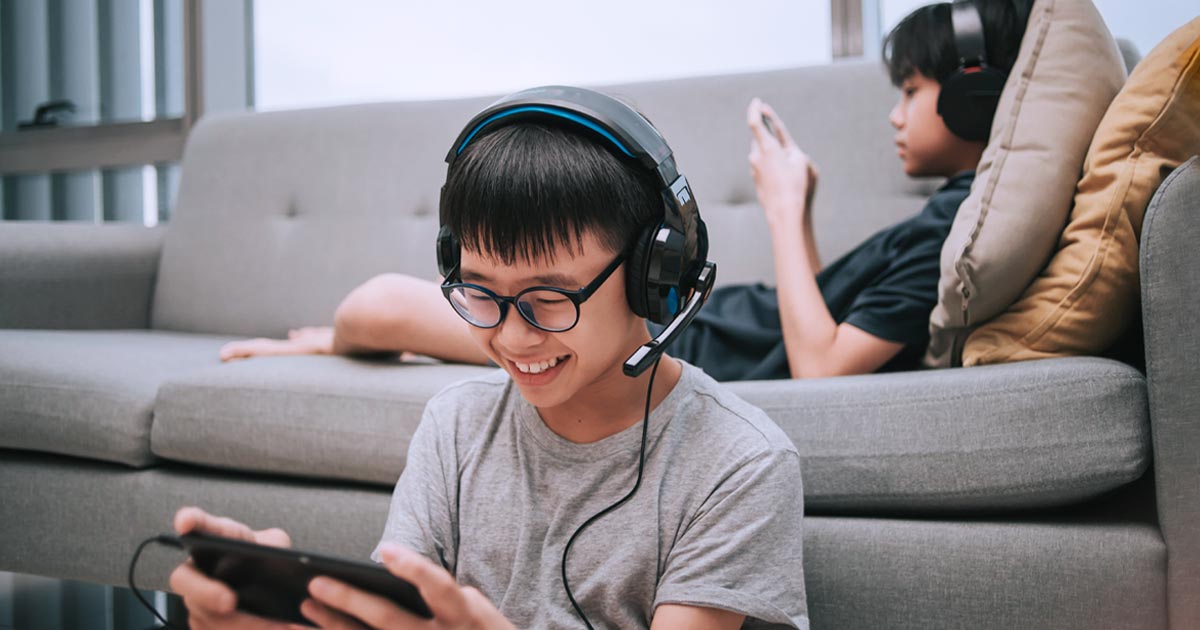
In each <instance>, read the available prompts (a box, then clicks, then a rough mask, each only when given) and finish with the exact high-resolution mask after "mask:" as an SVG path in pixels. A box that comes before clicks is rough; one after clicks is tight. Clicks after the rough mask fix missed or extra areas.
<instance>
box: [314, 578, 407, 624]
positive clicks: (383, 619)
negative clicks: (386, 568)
mask: <svg viewBox="0 0 1200 630" xmlns="http://www.w3.org/2000/svg"><path fill="white" fill-rule="evenodd" d="M308 592H309V593H311V594H312V596H313V600H315V601H313V600H309V601H310V602H311V603H313V604H316V605H317V606H318V607H320V608H324V609H325V610H324V611H321V610H319V609H318V608H316V607H314V609H313V610H314V611H315V612H317V613H318V614H321V615H323V616H324V617H327V618H329V619H330V620H341V619H342V618H343V615H342V613H346V614H349V615H353V616H354V618H356V619H361V620H363V621H364V622H366V623H367V624H368V625H369V626H371V627H373V628H390V627H395V626H399V625H405V626H408V625H412V624H415V623H419V622H421V621H422V620H421V619H419V618H418V617H417V616H416V615H413V614H412V613H410V612H408V611H406V610H403V609H401V608H400V607H399V606H398V605H397V604H395V603H392V602H391V601H390V600H388V599H385V598H383V597H380V596H378V595H375V594H373V593H367V592H365V591H360V590H358V589H356V588H354V587H352V586H350V585H348V584H344V583H342V582H339V581H338V580H335V579H333V578H329V577H315V578H313V580H312V581H311V582H309V583H308ZM334 611H337V612H334ZM304 616H306V617H308V618H309V619H312V620H313V621H317V622H318V623H319V624H320V625H321V627H322V628H325V627H333V628H342V627H346V628H358V627H360V626H358V625H346V624H345V622H341V625H338V624H333V625H329V626H327V625H326V624H325V623H324V622H322V621H320V620H318V619H315V618H313V617H312V616H310V615H309V614H308V613H307V612H305V613H304ZM347 621H348V620H347Z"/></svg>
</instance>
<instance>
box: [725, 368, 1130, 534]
mask: <svg viewBox="0 0 1200 630" xmlns="http://www.w3.org/2000/svg"><path fill="white" fill-rule="evenodd" d="M730 388H731V389H732V390H733V391H735V392H737V393H738V394H739V395H740V396H742V397H743V398H745V399H746V400H748V401H749V402H751V403H753V404H755V405H757V406H759V407H761V408H762V409H764V410H765V411H766V412H767V414H768V415H769V416H771V418H772V419H773V420H774V421H775V422H776V423H778V424H779V425H780V426H781V427H783V429H784V431H786V432H787V433H788V435H789V436H790V437H791V438H792V441H793V442H794V443H795V444H796V447H797V448H798V449H799V451H800V457H801V462H802V466H803V471H804V472H803V476H804V490H805V504H806V507H807V509H809V510H810V511H817V512H829V511H831V510H832V511H836V512H838V513H847V512H851V513H852V512H868V511H872V510H887V511H914V510H917V511H940V510H947V509H968V508H970V509H977V508H993V509H996V508H1013V507H1038V506H1046V505H1056V504H1064V503H1070V502H1073V501H1079V500H1082V499H1086V498H1089V497H1092V496H1095V495H1097V494H1100V493H1102V492H1104V491H1106V490H1111V489H1113V488H1117V487H1120V486H1122V485H1124V484H1126V483H1128V482H1130V481H1133V480H1134V479H1137V478H1138V477H1139V476H1141V474H1142V472H1144V471H1145V469H1146V467H1147V466H1148V465H1149V462H1150V426H1149V419H1148V417H1147V412H1146V402H1145V382H1144V380H1143V378H1142V376H1141V374H1139V373H1138V372H1137V371H1136V370H1134V369H1132V368H1130V367H1128V366H1126V365H1124V364H1120V363H1117V362H1115V361H1109V360H1106V359H1094V358H1079V359H1055V360H1048V361H1035V362H1027V363H1020V364H1012V365H1000V366H990V367H983V368H971V369H956V370H940V371H928V372H911V373H905V374H876V375H868V376H859V377H852V378H836V379H821V380H810V381H791V382H784V383H780V382H767V381H757V382H753V381H751V382H745V383H732V384H730Z"/></svg>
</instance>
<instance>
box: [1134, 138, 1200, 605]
mask: <svg viewBox="0 0 1200 630" xmlns="http://www.w3.org/2000/svg"><path fill="white" fill-rule="evenodd" d="M1197 200H1200V157H1193V158H1192V159H1190V160H1188V161H1187V162H1185V163H1184V164H1182V165H1181V166H1180V167H1179V168H1178V169H1176V170H1175V172H1174V173H1172V174H1171V175H1170V176H1168V177H1167V179H1166V181H1164V182H1163V184H1162V186H1161V187H1159V189H1158V193H1156V194H1155V196H1154V198H1153V199H1152V200H1151V201H1150V207H1149V209H1148V210H1147V212H1146V218H1145V221H1144V222H1143V224H1142V253H1141V273H1142V317H1143V325H1144V328H1145V339H1146V341H1145V345H1146V373H1147V375H1148V376H1149V386H1148V395H1149V399H1150V413H1151V414H1153V416H1154V467H1155V471H1156V477H1157V479H1158V515H1159V520H1160V521H1161V522H1162V530H1163V537H1164V538H1166V541H1167V544H1168V545H1169V546H1170V548H1171V557H1170V560H1169V563H1168V565H1167V571H1168V573H1169V575H1170V585H1171V587H1170V594H1169V595H1170V602H1171V627H1172V628H1200V448H1198V447H1197V445H1200V389H1198V388H1197V383H1200V359H1198V357H1200V335H1197V334H1196V314H1197V313H1198V312H1200V297H1198V296H1200V257H1197V255H1196V244H1197V243H1200V222H1197V220H1196V219H1197V213H1196V211H1197V210H1198V209H1200V208H1198V207H1197V203H1198V201H1197Z"/></svg>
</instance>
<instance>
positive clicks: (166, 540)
mask: <svg viewBox="0 0 1200 630" xmlns="http://www.w3.org/2000/svg"><path fill="white" fill-rule="evenodd" d="M151 543H158V544H160V545H166V546H168V547H174V548H176V549H182V548H183V547H182V546H181V545H180V544H179V539H177V538H175V537H174V536H169V535H167V534H161V535H159V536H151V537H150V538H147V539H146V540H143V541H142V542H141V544H139V545H138V546H137V551H134V552H133V558H132V559H131V560H130V561H129V590H131V591H133V596H134V597H136V598H137V600H138V601H139V602H141V604H142V606H145V607H146V610H149V611H150V613H151V614H153V615H154V616H155V617H157V618H158V620H159V621H161V622H162V624H163V625H161V626H158V628H169V629H170V630H176V626H175V625H173V624H172V623H171V622H169V621H167V620H166V619H164V618H163V616H162V615H161V614H160V613H159V612H158V609H156V608H155V607H154V606H152V605H150V602H148V601H146V598H145V597H143V596H142V593H141V592H140V591H139V590H138V587H137V585H136V584H134V581H133V569H134V567H136V566H137V561H138V557H139V556H141V555H142V550H144V549H145V548H146V546H147V545H149V544H151ZM155 630H158V629H155Z"/></svg>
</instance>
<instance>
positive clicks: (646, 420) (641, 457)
mask: <svg viewBox="0 0 1200 630" xmlns="http://www.w3.org/2000/svg"><path fill="white" fill-rule="evenodd" d="M658 363H659V359H655V360H654V369H652V370H650V384H649V386H647V387H646V413H645V414H644V415H643V416H642V448H641V451H640V452H639V454H638V472H637V480H636V481H634V483H633V489H632V490H630V491H629V493H628V494H626V495H625V496H623V497H621V498H620V499H619V500H617V502H616V503H613V504H612V505H610V506H608V507H606V508H604V509H603V510H600V511H599V512H597V513H595V514H594V515H592V517H591V518H589V519H588V520H586V521H584V522H583V525H580V526H579V529H576V530H575V533H574V534H571V537H570V538H569V539H568V540H567V546H566V547H564V548H563V556H562V580H563V588H565V589H566V591H567V599H569V600H571V606H573V607H574V608H575V612H576V613H577V614H578V615H579V618H580V619H582V620H583V624H584V625H585V626H587V627H588V630H594V628H593V627H592V623H591V622H590V621H588V618H587V615H586V614H584V612H583V608H581V607H580V606H579V602H577V601H575V596H574V595H573V594H572V593H571V583H570V582H569V581H567V554H568V553H570V551H571V545H572V544H574V543H575V538H576V537H578V536H579V534H580V533H581V532H583V530H584V529H585V528H586V527H587V526H588V525H591V524H592V523H593V522H595V521H596V520H598V519H600V517H602V516H604V515H605V514H608V513H609V512H612V511H613V510H615V509H617V508H619V507H621V505H623V504H624V503H625V502H626V501H628V500H629V499H630V498H632V497H633V494H634V493H635V492H637V491H638V488H639V487H641V485H642V470H643V469H644V468H645V466H646V427H647V426H648V425H649V424H650V397H651V394H653V393H654V375H655V374H658Z"/></svg>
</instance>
